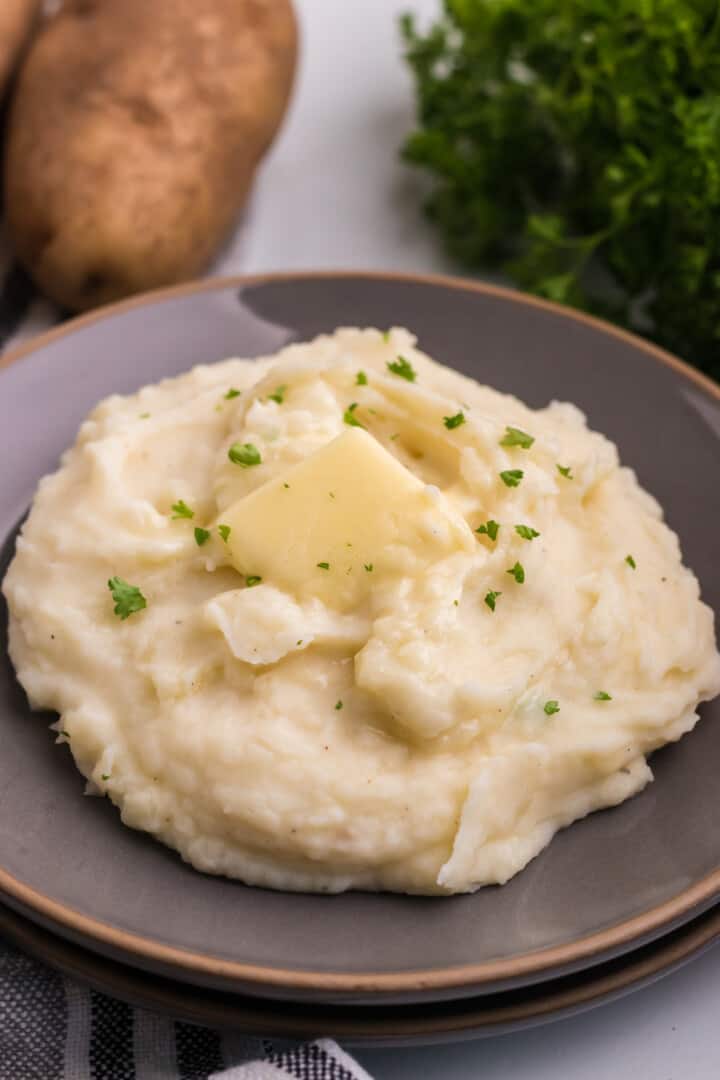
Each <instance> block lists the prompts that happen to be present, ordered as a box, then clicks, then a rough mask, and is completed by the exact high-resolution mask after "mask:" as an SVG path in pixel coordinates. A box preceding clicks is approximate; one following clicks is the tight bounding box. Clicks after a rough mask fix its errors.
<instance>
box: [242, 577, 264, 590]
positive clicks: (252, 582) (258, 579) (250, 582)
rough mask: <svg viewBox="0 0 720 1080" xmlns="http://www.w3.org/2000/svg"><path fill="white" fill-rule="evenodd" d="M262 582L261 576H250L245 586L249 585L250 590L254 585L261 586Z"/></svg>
mask: <svg viewBox="0 0 720 1080" xmlns="http://www.w3.org/2000/svg"><path fill="white" fill-rule="evenodd" d="M261 581H262V578H261V577H260V575H259V574H248V576H247V577H246V578H245V584H246V585H247V587H248V589H252V587H253V585H259V584H260V582H261Z"/></svg>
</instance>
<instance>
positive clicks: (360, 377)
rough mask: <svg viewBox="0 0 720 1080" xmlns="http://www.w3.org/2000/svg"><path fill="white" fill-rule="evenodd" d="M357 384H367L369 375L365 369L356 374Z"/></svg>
mask: <svg viewBox="0 0 720 1080" xmlns="http://www.w3.org/2000/svg"><path fill="white" fill-rule="evenodd" d="M355 385H356V386H367V375H366V374H365V372H364V371H358V373H357V375H356V376H355Z"/></svg>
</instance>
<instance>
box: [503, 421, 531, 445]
mask: <svg viewBox="0 0 720 1080" xmlns="http://www.w3.org/2000/svg"><path fill="white" fill-rule="evenodd" d="M534 442H535V438H534V436H533V435H528V433H527V431H521V429H520V428H516V427H509V426H508V427H506V428H505V434H504V435H503V437H502V439H501V440H500V445H501V446H519V447H521V448H522V449H523V450H529V449H530V447H531V446H532V444H533V443H534Z"/></svg>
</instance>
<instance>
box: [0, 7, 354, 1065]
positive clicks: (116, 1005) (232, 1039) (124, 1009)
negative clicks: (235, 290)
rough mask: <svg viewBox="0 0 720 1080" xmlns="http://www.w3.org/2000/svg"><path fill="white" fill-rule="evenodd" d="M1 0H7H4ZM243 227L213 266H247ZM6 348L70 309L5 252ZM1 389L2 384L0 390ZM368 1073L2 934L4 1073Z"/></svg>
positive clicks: (324, 1042)
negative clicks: (149, 994) (103, 990)
mask: <svg viewBox="0 0 720 1080" xmlns="http://www.w3.org/2000/svg"><path fill="white" fill-rule="evenodd" d="M2 2H3V0H0V3H2ZM243 232H244V229H243V228H242V227H241V229H240V230H238V232H237V233H236V234H235V237H234V238H233V240H232V241H231V243H230V245H229V246H228V248H227V249H226V251H225V252H224V253H223V256H222V257H221V259H220V260H219V261H218V263H217V264H216V265H215V267H214V268H213V272H214V273H218V274H231V273H241V272H243V270H245V269H246V267H245V266H244V265H243V258H242V248H243V245H242V236H243ZM4 250H5V245H4V243H3V237H2V229H1V227H0V282H1V283H2V284H1V285H0V352H2V351H5V350H7V349H11V348H14V347H15V346H16V345H19V344H20V343H21V342H23V341H25V340H27V339H29V338H31V337H33V336H34V335H36V334H38V333H41V332H42V331H43V330H47V329H49V328H50V327H51V326H53V325H54V324H55V323H57V322H58V321H60V320H61V319H62V317H63V313H62V312H60V311H58V309H57V308H55V307H54V306H53V305H52V304H50V303H49V302H48V301H47V300H45V299H43V298H42V297H41V296H39V295H38V293H37V292H36V290H35V288H34V286H33V285H32V282H31V281H30V279H29V278H28V276H27V275H26V274H25V272H24V271H23V270H22V269H21V268H20V267H19V266H18V265H17V264H16V263H14V262H13V261H12V259H11V258H10V257H9V256H7V255H3V251H4ZM1 392H2V387H1V386H0V393H1ZM211 1077H212V1078H213V1080H221V1078H222V1080H287V1077H294V1078H295V1080H370V1077H369V1076H368V1074H367V1073H366V1072H365V1070H364V1069H362V1068H361V1067H360V1066H359V1065H358V1064H357V1063H356V1062H355V1061H353V1059H352V1058H351V1057H350V1056H349V1055H348V1054H346V1053H345V1052H344V1051H343V1050H341V1049H340V1047H339V1046H337V1044H336V1043H334V1042H332V1041H331V1040H329V1039H320V1040H318V1041H316V1042H311V1043H304V1044H302V1045H300V1046H293V1045H289V1044H284V1043H277V1042H275V1041H268V1040H267V1039H258V1038H249V1037H246V1036H240V1035H237V1034H233V1033H222V1034H221V1033H218V1032H216V1031H209V1030H206V1029H204V1028H198V1027H194V1026H192V1025H191V1024H184V1023H179V1022H175V1021H173V1020H170V1019H168V1018H167V1017H163V1016H156V1015H154V1014H153V1013H149V1012H146V1011H145V1010H143V1009H133V1008H131V1007H130V1006H129V1005H126V1004H125V1003H124V1002H121V1001H116V1000H114V999H112V998H109V997H105V996H104V995H103V994H100V993H97V992H96V991H95V990H90V989H89V988H87V987H85V986H81V985H79V984H77V983H75V982H73V981H72V980H70V979H67V978H64V977H63V976H61V975H59V974H58V973H57V972H55V971H52V970H50V969H49V968H47V967H45V966H44V965H42V964H40V963H37V962H36V961H35V960H32V959H30V957H28V956H25V955H23V954H22V953H19V952H17V951H16V950H15V949H13V948H11V947H10V946H7V945H6V944H5V943H4V942H3V941H2V940H0V1080H207V1078H211Z"/></svg>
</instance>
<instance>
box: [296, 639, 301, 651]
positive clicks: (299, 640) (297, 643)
mask: <svg viewBox="0 0 720 1080" xmlns="http://www.w3.org/2000/svg"><path fill="white" fill-rule="evenodd" d="M302 643H303V639H302V638H298V640H297V641H296V642H295V645H296V647H297V648H298V649H299V648H300V646H301V645H302Z"/></svg>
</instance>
